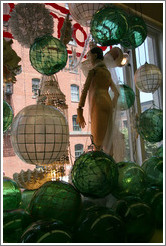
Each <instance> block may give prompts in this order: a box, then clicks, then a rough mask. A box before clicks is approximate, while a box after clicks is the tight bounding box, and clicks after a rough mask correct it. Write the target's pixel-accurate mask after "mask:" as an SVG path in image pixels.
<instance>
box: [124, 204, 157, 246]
mask: <svg viewBox="0 0 166 246" xmlns="http://www.w3.org/2000/svg"><path fill="white" fill-rule="evenodd" d="M124 222H125V232H126V241H127V243H148V242H149V240H150V239H151V237H152V236H153V233H154V230H155V223H154V216H153V213H152V210H151V208H150V207H149V206H148V205H147V204H144V203H133V204H130V205H129V206H128V209H127V212H126V213H125V215H124Z"/></svg>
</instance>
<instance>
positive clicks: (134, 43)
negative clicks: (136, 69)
mask: <svg viewBox="0 0 166 246" xmlns="http://www.w3.org/2000/svg"><path fill="white" fill-rule="evenodd" d="M127 22H128V30H127V32H126V34H125V35H124V36H123V38H122V40H121V41H120V44H121V45H122V46H123V47H125V48H128V49H135V48H137V47H138V46H140V45H141V44H142V43H143V42H144V40H145V38H146V37H147V27H146V24H145V22H144V20H143V19H142V18H141V17H139V16H137V15H128V17H127Z"/></svg>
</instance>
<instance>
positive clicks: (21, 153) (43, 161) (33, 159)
mask: <svg viewBox="0 0 166 246" xmlns="http://www.w3.org/2000/svg"><path fill="white" fill-rule="evenodd" d="M11 128H12V131H11V141H12V145H13V149H14V151H15V153H16V154H17V155H18V157H19V158H20V159H21V160H23V161H24V162H26V163H29V164H34V165H39V166H41V165H47V164H51V163H53V162H55V161H59V162H60V161H61V159H63V153H64V152H65V151H66V149H67V148H68V143H69V129H68V123H67V120H66V118H65V116H64V115H63V114H62V113H61V112H60V111H59V110H58V109H57V108H55V107H53V106H46V105H40V104H38V105H30V106H27V107H25V108H23V109H22V110H21V111H20V112H19V113H18V114H17V115H16V117H15V118H14V119H13V123H12V127H11Z"/></svg>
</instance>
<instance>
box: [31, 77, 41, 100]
mask: <svg viewBox="0 0 166 246" xmlns="http://www.w3.org/2000/svg"><path fill="white" fill-rule="evenodd" d="M39 83H40V79H32V93H33V96H32V98H36V96H37V95H38V90H39Z"/></svg>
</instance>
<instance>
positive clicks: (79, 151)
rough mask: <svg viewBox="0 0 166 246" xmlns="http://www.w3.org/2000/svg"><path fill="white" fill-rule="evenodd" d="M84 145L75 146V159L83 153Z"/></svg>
mask: <svg viewBox="0 0 166 246" xmlns="http://www.w3.org/2000/svg"><path fill="white" fill-rule="evenodd" d="M83 152H84V151H83V145H82V144H76V145H75V159H77V158H78V157H79V156H80V155H81V154H82V153H83Z"/></svg>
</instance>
